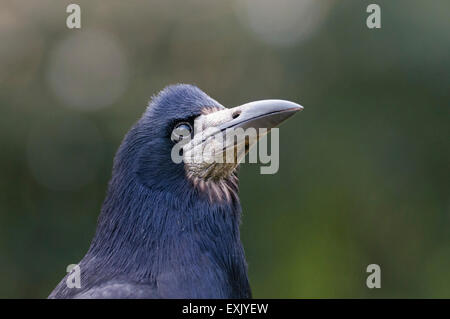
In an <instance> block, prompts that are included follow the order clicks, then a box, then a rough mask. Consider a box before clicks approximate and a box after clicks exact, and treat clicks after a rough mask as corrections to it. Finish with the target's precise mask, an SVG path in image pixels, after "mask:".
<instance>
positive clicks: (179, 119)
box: [49, 84, 302, 298]
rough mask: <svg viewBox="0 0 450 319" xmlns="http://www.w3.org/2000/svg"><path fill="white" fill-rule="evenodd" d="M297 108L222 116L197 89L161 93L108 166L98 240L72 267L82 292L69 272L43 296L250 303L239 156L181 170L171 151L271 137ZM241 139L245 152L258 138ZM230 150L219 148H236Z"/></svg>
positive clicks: (257, 105)
mask: <svg viewBox="0 0 450 319" xmlns="http://www.w3.org/2000/svg"><path fill="white" fill-rule="evenodd" d="M301 109H302V107H301V106H300V105H298V104H295V103H292V102H288V101H283V100H264V101H257V102H252V103H248V104H244V105H242V106H238V107H235V108H231V109H227V108H224V107H223V106H222V105H220V104H219V103H218V102H217V101H215V100H213V99H212V98H210V97H209V96H208V95H206V94H205V93H204V92H203V91H201V90H200V89H198V88H197V87H195V86H191V85H185V84H179V85H174V86H169V87H167V88H165V89H164V90H163V91H161V92H160V93H159V94H158V95H157V96H155V97H153V98H152V101H151V102H150V104H149V106H148V108H147V110H146V111H145V112H144V114H143V115H142V117H141V118H140V119H139V121H138V122H137V123H136V124H135V125H134V126H133V127H132V128H131V130H130V131H129V132H128V133H127V135H126V136H125V138H124V140H123V142H122V144H121V145H120V147H119V150H118V151H117V154H116V156H115V158H114V165H113V171H112V177H111V180H110V182H109V186H108V192H107V195H106V198H105V200H104V202H103V206H102V209H101V213H100V216H99V219H98V225H97V230H96V233H95V236H94V238H93V240H92V242H91V246H90V248H89V250H88V252H87V253H86V255H85V256H84V258H83V259H82V260H81V261H80V262H79V264H78V265H79V269H80V272H81V276H80V279H81V280H80V284H81V288H76V287H74V288H69V287H68V286H67V284H66V279H67V276H68V275H69V274H68V275H67V276H66V277H65V278H64V279H63V280H62V281H61V282H60V283H59V284H58V286H57V287H56V288H55V289H54V290H53V292H52V293H51V294H50V296H49V298H251V290H250V286H249V282H248V278H247V264H246V261H245V255H244V250H243V247H242V244H241V241H240V234H239V225H240V215H241V206H240V203H239V197H238V178H237V168H238V165H239V160H240V159H241V156H240V155H239V156H235V157H234V159H235V161H234V162H233V163H228V162H227V163H221V161H219V160H218V157H217V156H216V157H215V158H214V159H215V160H213V161H206V160H205V159H202V160H200V161H186V162H184V161H182V162H181V163H178V162H176V161H174V160H173V154H172V150H173V149H174V145H176V143H177V142H180V141H183V139H185V138H186V137H187V136H189V137H191V139H187V140H188V141H189V143H185V144H183V143H181V144H183V149H182V150H180V152H179V155H181V156H186V154H188V153H189V152H192V150H194V149H198V148H201V149H204V148H205V147H208V146H210V145H211V143H212V142H211V141H212V140H213V139H212V138H211V137H214V136H217V134H223V133H224V132H225V131H226V130H228V129H231V128H244V129H245V128H249V127H254V128H261V127H265V128H268V129H270V128H273V127H275V126H276V125H278V124H280V123H281V122H282V121H283V120H285V119H286V118H288V117H290V116H291V115H292V114H294V113H295V112H297V111H299V110H301ZM198 123H200V127H199V128H198V126H199V125H198ZM196 126H197V127H196ZM193 127H194V128H195V130H196V132H194V131H193ZM258 137H259V136H258ZM245 141H246V143H244V144H246V151H248V147H249V146H251V144H253V143H254V142H255V141H256V140H255V139H253V140H251V139H246V140H245ZM227 143H228V144H226V143H225V147H224V148H223V150H224V149H228V150H229V149H230V148H234V149H235V150H236V149H237V146H238V145H242V143H240V144H239V143H238V142H237V141H236V140H234V139H233V140H232V141H231V142H230V141H228V142H227ZM183 152H184V153H183ZM244 155H245V154H244Z"/></svg>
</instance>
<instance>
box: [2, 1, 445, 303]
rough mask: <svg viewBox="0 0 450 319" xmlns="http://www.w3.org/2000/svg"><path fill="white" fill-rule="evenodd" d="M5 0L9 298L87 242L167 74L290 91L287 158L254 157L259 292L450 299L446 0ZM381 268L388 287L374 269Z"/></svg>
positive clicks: (39, 285) (251, 236) (53, 271)
mask: <svg viewBox="0 0 450 319" xmlns="http://www.w3.org/2000/svg"><path fill="white" fill-rule="evenodd" d="M69 3H70V2H69V1H56V0H39V1H24V0H21V1H17V0H14V1H13V0H11V1H7V0H1V1H0V107H1V112H0V146H1V150H0V152H1V153H0V154H1V156H0V167H1V168H0V171H1V179H0V297H3V298H16V297H27V298H44V297H47V295H48V294H49V293H50V292H51V290H52V289H53V288H54V287H55V285H56V284H57V283H58V282H59V281H60V280H61V278H62V277H63V275H64V274H65V269H66V266H67V265H68V264H72V263H77V262H78V261H79V260H80V259H81V258H82V256H83V255H84V253H85V252H86V251H87V249H88V247H89V243H90V240H91V238H92V236H93V234H94V231H95V226H96V219H97V216H98V213H99V211H100V207H101V204H102V201H103V198H104V195H105V190H106V186H107V182H108V180H109V178H110V174H111V167H112V159H113V157H114V153H115V151H116V149H117V147H118V146H119V144H120V142H121V139H122V138H123V136H124V134H125V133H126V132H127V130H128V129H129V128H130V126H131V125H132V124H133V123H134V122H135V121H136V120H137V119H138V118H139V117H140V115H141V114H142V113H143V111H144V109H145V107H146V105H147V103H148V101H149V99H150V97H151V96H152V95H153V94H155V93H157V92H158V91H159V90H161V89H162V88H163V87H164V86H166V85H168V84H173V83H180V82H182V83H191V84H195V85H197V86H199V87H200V88H201V89H202V90H204V91H205V92H207V93H208V94H209V95H210V96H212V97H213V98H215V99H217V100H218V101H219V102H221V103H222V104H223V105H225V106H236V105H239V104H242V103H244V102H248V101H252V100H258V99H265V98H282V99H288V100H292V101H296V102H298V103H300V104H302V105H304V106H305V110H304V111H303V112H302V113H301V114H298V115H297V116H295V117H294V118H293V119H291V120H290V121H288V122H287V123H286V124H284V125H283V126H282V128H281V129H280V139H281V145H280V153H281V154H280V170H279V172H278V173H277V174H275V175H260V174H259V165H256V164H244V165H243V166H244V167H243V169H241V174H240V180H241V190H240V197H241V201H242V205H243V210H244V215H243V225H242V227H241V236H242V240H243V242H244V246H245V249H246V254H247V257H248V262H249V275H250V281H251V285H252V288H253V293H254V297H261V298H305V297H306V298H307V297H309V298H315V297H326V298H330V297H342V298H349V297H354V298H361V297H369V298H371V297H376V298H379V297H388V298H390V297H395V298H397V297H425V298H428V297H450V231H449V229H450V198H449V193H450V187H449V179H450V174H449V172H450V170H449V163H450V159H449V155H450V149H449V135H450V134H449V133H450V132H449V119H450V117H449V115H450V114H449V87H450V85H449V84H450V81H449V71H450V59H449V52H450V33H449V30H450V19H449V16H450V2H449V1H446V0H442V1H438V0H434V1H410V0H408V1H407V0H404V1H400V0H399V1H379V0H378V1H376V3H378V4H379V5H380V6H381V21H382V28H381V29H375V30H370V29H368V28H367V27H366V18H367V16H368V15H369V14H368V13H366V7H367V5H368V4H370V3H372V1H350V0H345V1H326V0H320V1H319V0H280V1H269V0H257V1H256V0H235V1H220V2H219V1H200V0H192V1H185V0H184V1H181V0H178V1H170V2H169V1H137V0H133V1H112V0H108V1H98V0H96V1H76V3H78V4H79V5H80V6H81V20H82V28H81V29H80V30H70V29H68V28H67V27H66V18H67V16H68V14H67V13H66V6H67V5H68V4H69ZM372 263H376V264H379V265H380V266H381V275H382V277H381V285H382V287H381V289H372V290H370V289H368V288H367V287H366V284H365V282H366V277H367V275H368V274H367V273H366V267H367V265H368V264H372Z"/></svg>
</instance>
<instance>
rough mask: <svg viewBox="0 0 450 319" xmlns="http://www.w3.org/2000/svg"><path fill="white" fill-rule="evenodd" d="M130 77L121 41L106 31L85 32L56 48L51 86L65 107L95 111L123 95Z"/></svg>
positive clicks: (75, 33)
mask: <svg viewBox="0 0 450 319" xmlns="http://www.w3.org/2000/svg"><path fill="white" fill-rule="evenodd" d="M128 76H129V67H128V62H127V57H126V54H125V52H124V50H123V48H122V46H121V45H120V44H119V42H118V41H117V40H116V39H115V38H114V37H113V36H112V35H110V34H108V33H106V32H103V31H91V30H88V31H86V30H84V29H83V30H81V31H80V32H71V34H70V35H69V36H68V37H67V38H65V39H64V40H63V41H62V42H60V43H59V44H57V45H56V47H55V49H54V51H53V54H52V55H51V58H50V66H49V73H48V83H49V86H50V88H51V89H52V91H53V92H54V93H55V94H56V96H58V97H59V98H60V99H61V100H62V101H63V102H64V104H66V105H68V106H70V107H74V108H77V109H82V110H96V109H99V108H102V107H105V106H108V105H111V104H112V103H114V102H115V101H116V100H117V99H118V98H119V97H120V96H121V95H122V94H123V92H124V91H125V88H126V84H127V81H128Z"/></svg>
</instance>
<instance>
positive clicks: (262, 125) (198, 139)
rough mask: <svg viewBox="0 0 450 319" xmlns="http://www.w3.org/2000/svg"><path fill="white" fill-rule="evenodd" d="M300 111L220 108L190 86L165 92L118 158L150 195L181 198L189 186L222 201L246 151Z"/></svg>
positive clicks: (294, 107) (261, 105) (292, 107)
mask: <svg viewBox="0 0 450 319" xmlns="http://www.w3.org/2000/svg"><path fill="white" fill-rule="evenodd" d="M302 109H303V108H302V107H301V106H300V105H298V104H296V103H293V102H289V101H284V100H262V101H256V102H250V103H247V104H243V105H240V106H236V107H233V108H225V107H223V106H222V105H221V104H220V103H218V102H217V101H215V100H214V99H212V98H211V97H209V96H208V95H207V94H205V93H204V92H203V91H201V90H200V89H198V88H197V87H195V86H192V85H185V84H179V85H173V86H169V87H167V88H165V89H164V90H163V91H161V92H160V93H159V94H158V95H156V96H155V97H153V98H152V101H151V102H150V104H149V107H148V108H147V110H146V111H145V113H144V114H143V116H142V118H141V119H140V120H139V121H138V123H137V124H136V125H135V127H134V128H133V129H132V130H131V131H130V132H129V134H128V135H127V137H126V139H127V142H126V143H122V145H127V149H125V150H122V152H120V151H119V155H120V153H122V156H118V157H119V160H120V159H122V160H123V159H124V158H125V159H127V157H130V158H135V159H137V163H133V164H132V167H133V170H134V171H135V173H136V174H137V176H138V178H139V180H140V182H141V183H142V184H144V185H147V186H149V187H151V188H153V189H155V188H156V189H164V188H166V185H172V188H173V189H174V190H175V191H176V190H178V191H180V192H183V189H185V187H186V184H187V183H189V184H191V185H193V186H194V188H196V189H198V190H199V191H200V192H206V193H208V194H209V195H210V197H211V196H212V197H216V198H221V197H228V196H229V195H230V194H229V191H230V190H231V189H232V188H233V187H232V186H230V183H231V184H233V183H234V179H235V178H236V176H235V175H236V169H237V167H238V165H239V163H240V162H241V161H242V159H243V158H244V157H245V154H246V153H247V152H248V151H249V150H250V148H251V147H252V146H253V145H254V144H255V143H256V142H257V141H258V139H259V138H261V136H262V135H264V134H265V133H267V132H269V131H270V129H272V128H274V127H276V126H278V125H279V124H280V123H281V122H283V121H284V120H286V119H287V118H289V117H290V116H292V115H293V114H295V113H296V112H298V111H300V110H302ZM259 129H266V130H265V131H264V132H263V133H260V130H259ZM249 130H250V132H253V134H249ZM136 152H137V154H136ZM130 154H131V155H130ZM135 155H137V156H135ZM129 162H130V161H129ZM118 165H119V164H118ZM173 185H178V187H173Z"/></svg>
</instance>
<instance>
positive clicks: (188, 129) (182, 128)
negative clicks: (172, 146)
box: [170, 122, 192, 143]
mask: <svg viewBox="0 0 450 319" xmlns="http://www.w3.org/2000/svg"><path fill="white" fill-rule="evenodd" d="M191 134H192V126H191V124H189V123H188V122H181V123H178V124H177V125H175V128H174V129H173V131H172V135H171V136H170V139H171V140H172V142H174V143H178V142H179V141H181V140H183V139H185V138H187V137H190V136H191Z"/></svg>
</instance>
